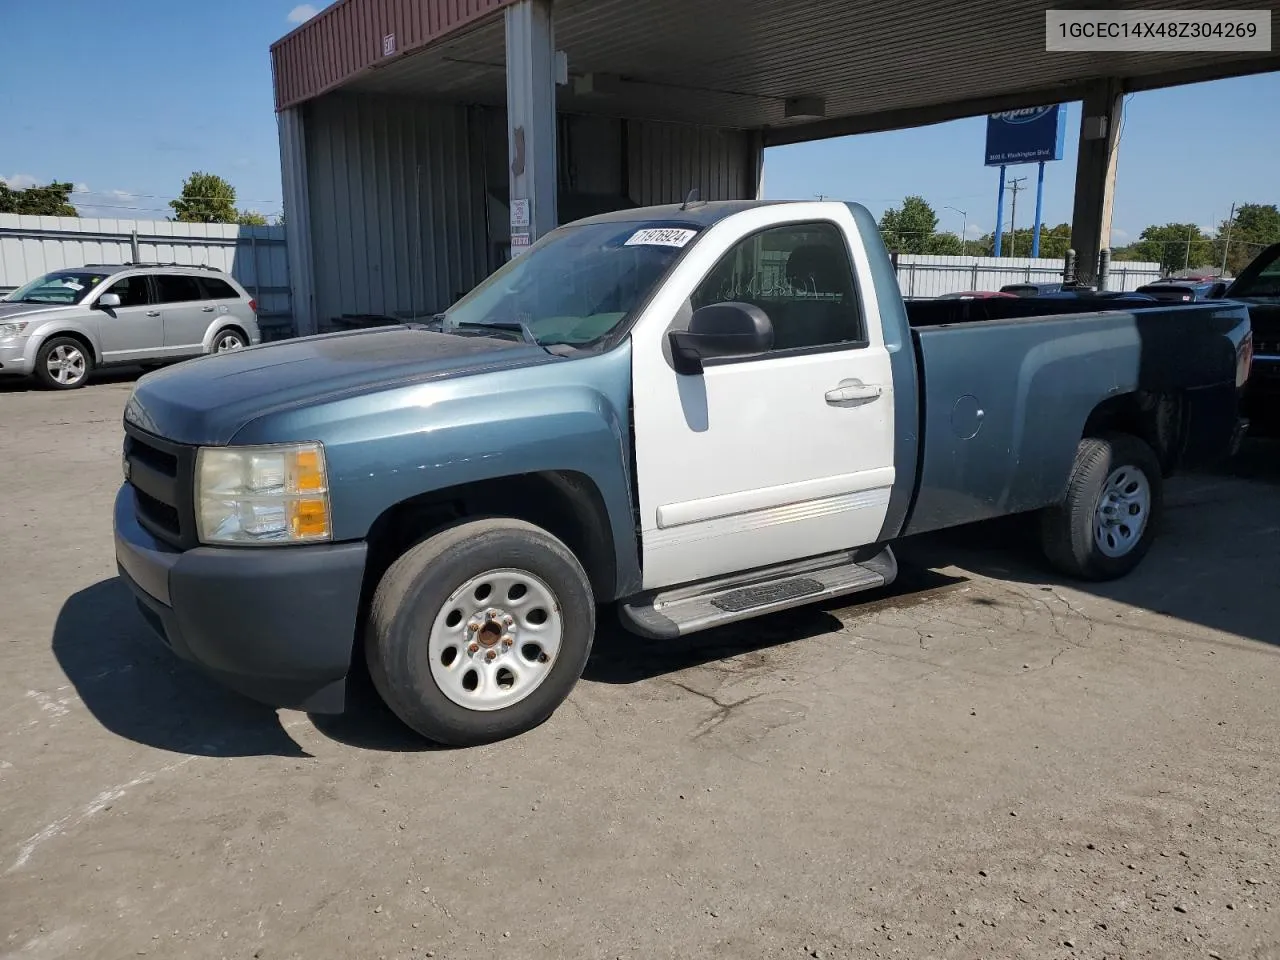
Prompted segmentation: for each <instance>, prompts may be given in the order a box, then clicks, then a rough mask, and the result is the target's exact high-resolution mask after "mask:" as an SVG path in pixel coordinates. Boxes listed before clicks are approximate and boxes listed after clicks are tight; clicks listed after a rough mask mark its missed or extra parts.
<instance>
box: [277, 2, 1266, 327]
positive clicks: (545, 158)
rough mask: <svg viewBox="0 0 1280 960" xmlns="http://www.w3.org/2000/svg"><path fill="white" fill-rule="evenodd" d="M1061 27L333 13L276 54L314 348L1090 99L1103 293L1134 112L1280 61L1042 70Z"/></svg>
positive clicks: (1082, 247)
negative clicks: (532, 253) (878, 159)
mask: <svg viewBox="0 0 1280 960" xmlns="http://www.w3.org/2000/svg"><path fill="white" fill-rule="evenodd" d="M1233 2H1235V0H1225V3H1224V2H1223V0H1137V2H1124V0H1121V2H1120V3H1116V4H1111V5H1110V7H1118V6H1123V7H1124V8H1125V9H1128V10H1134V9H1147V10H1157V9H1177V10H1193V9H1203V8H1204V7H1206V6H1215V7H1220V8H1222V9H1229V7H1228V6H1226V4H1229V3H1233ZM1265 5H1266V7H1267V8H1268V9H1269V10H1271V11H1272V14H1273V16H1274V11H1275V10H1277V9H1280V0H1265ZM1073 6H1074V5H1073ZM1045 24H1046V12H1045V8H1044V6H1043V4H1042V3H1040V2H1033V0H987V2H984V3H982V4H975V3H968V4H966V3H958V2H956V0H900V2H898V3H896V4H889V3H885V2H881V0H337V2H335V3H332V4H330V5H329V6H328V7H327V8H325V9H324V10H323V11H321V12H320V13H319V14H317V15H316V16H315V17H313V18H312V19H311V20H309V21H307V22H306V23H305V24H303V25H302V26H300V27H298V28H297V29H296V30H294V31H293V32H292V33H290V34H289V35H287V36H286V37H284V38H282V39H281V40H280V41H278V42H277V43H276V44H274V45H273V46H272V48H271V56H272V68H273V72H274V79H275V95H276V107H277V110H278V112H279V115H280V124H279V129H280V155H281V173H282V182H283V187H284V201H285V210H286V215H287V222H286V230H287V232H288V251H289V262H290V271H291V275H292V276H293V278H294V280H293V284H294V291H293V296H294V311H295V316H297V317H298V318H299V319H298V324H299V328H300V329H302V330H304V331H309V330H313V329H319V328H324V327H325V326H327V325H333V324H340V323H341V322H344V321H346V320H348V319H350V318H353V317H354V318H360V317H365V316H373V315H377V316H384V317H385V316H388V315H390V316H400V315H408V316H410V317H416V316H418V315H420V314H421V313H423V312H424V311H425V312H428V313H429V312H433V311H436V310H440V309H445V308H446V307H447V306H448V305H449V304H450V303H452V302H454V301H455V300H456V298H457V297H458V296H461V295H462V292H465V291H466V290H469V289H471V288H472V287H474V286H475V284H477V283H479V282H480V280H481V279H483V277H484V276H486V275H487V274H488V273H489V272H491V271H492V270H493V269H495V268H496V267H497V266H498V265H499V264H500V263H502V262H503V261H504V260H505V259H506V258H507V257H510V256H518V255H519V254H520V253H521V252H522V251H523V250H524V249H526V248H527V247H528V246H529V245H530V244H531V243H532V242H534V241H536V240H537V239H538V237H540V236H541V235H543V234H544V233H546V232H547V231H548V230H550V229H552V228H553V227H554V226H555V225H556V224H557V223H559V222H562V220H564V219H568V220H572V219H576V218H578V217H581V216H585V215H587V214H589V213H597V212H601V211H603V210H616V209H624V208H628V207H632V206H644V205H647V204H653V203H668V202H672V201H676V202H678V201H680V200H682V199H684V198H685V197H686V196H688V195H689V194H690V192H691V190H697V191H698V192H699V193H700V195H701V196H702V198H703V199H706V200H734V199H751V198H753V197H757V196H759V194H760V190H761V171H762V168H763V150H764V147H766V146H770V145H780V144H788V143H798V142H802V141H807V140H815V139H821V138H825V137H835V136H842V135H846V134H854V133H870V132H875V131H880V130H890V129H895V128H902V127H912V126H922V125H925V124H930V123H939V122H942V121H946V120H954V119H959V118H962V117H968V116H977V115H982V114H985V113H992V112H996V111H1001V110H1011V109H1017V108H1022V107H1039V106H1048V105H1051V104H1056V103H1064V102H1067V101H1071V100H1079V101H1081V102H1082V104H1083V107H1082V111H1081V121H1080V142H1079V147H1078V153H1077V157H1076V182H1075V198H1074V206H1073V211H1072V238H1071V242H1072V246H1073V247H1074V248H1075V249H1076V251H1077V253H1078V255H1079V264H1080V267H1079V275H1080V276H1081V277H1083V278H1088V277H1090V276H1091V275H1092V273H1093V272H1095V271H1096V270H1097V265H1098V263H1099V262H1100V259H1099V258H1100V251H1101V250H1102V249H1103V248H1105V247H1106V246H1108V244H1109V242H1110V232H1111V211H1112V208H1113V194H1114V183H1115V171H1116V164H1117V155H1118V144H1119V132H1120V129H1121V126H1122V117H1123V104H1124V98H1125V95H1126V94H1127V93H1129V92H1132V91H1136V90H1147V89H1153V88H1157V87H1162V86H1170V85H1175V84H1180V83H1191V82H1197V81H1203V80H1212V79H1217V78H1222V77H1227V76H1238V75H1243V74H1248V73H1258V72H1265V71H1271V70H1280V55H1277V54H1276V53H1274V52H1273V53H1269V54H1265V55H1263V54H1256V53H1251V54H1234V55H1233V54H1229V53H1196V54H1188V53H1176V54H1159V53H1146V52H1138V51H1132V50H1120V51H1113V52H1106V53H1060V52H1054V53H1049V52H1046V51H1045ZM1260 119H1261V117H1260ZM957 159H960V161H961V162H964V161H963V159H962V158H957ZM951 160H952V158H950V157H940V158H939V162H943V163H945V162H951ZM978 161H979V158H978V157H974V158H972V161H971V162H974V163H977V162H978Z"/></svg>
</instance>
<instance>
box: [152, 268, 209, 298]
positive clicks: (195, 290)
mask: <svg viewBox="0 0 1280 960" xmlns="http://www.w3.org/2000/svg"><path fill="white" fill-rule="evenodd" d="M153 279H154V280H155V282H156V290H157V291H158V292H159V294H160V302H161V303H186V302H187V301H190V300H200V299H202V298H201V296H200V284H198V283H197V282H196V278H195V277H184V276H182V275H180V274H176V273H157V274H156V275H155V277H153Z"/></svg>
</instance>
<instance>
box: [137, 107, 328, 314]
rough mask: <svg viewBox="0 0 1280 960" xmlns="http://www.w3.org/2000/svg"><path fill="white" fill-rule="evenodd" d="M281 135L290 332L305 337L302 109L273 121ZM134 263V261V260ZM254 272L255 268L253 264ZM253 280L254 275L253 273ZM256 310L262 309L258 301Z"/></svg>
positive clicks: (308, 271) (310, 281) (309, 278)
mask: <svg viewBox="0 0 1280 960" xmlns="http://www.w3.org/2000/svg"><path fill="white" fill-rule="evenodd" d="M276 123H277V125H278V127H279V134H280V174H281V186H282V188H283V193H282V199H283V200H284V235H285V243H286V248H285V249H286V256H287V257H288V262H289V310H290V312H291V313H292V314H293V332H294V333H295V334H297V335H298V336H303V337H305V336H307V335H308V334H312V333H315V332H316V330H317V329H318V318H317V317H316V314H315V280H314V276H313V273H314V271H313V261H312V257H311V190H310V186H309V182H308V173H307V137H306V123H305V120H304V114H303V107H300V106H299V107H289V108H287V109H285V110H281V111H280V113H279V114H278V115H277V117H276ZM134 259H137V257H135V258H134ZM254 269H255V271H256V270H257V264H256V263H255V264H254ZM254 276H255V278H256V277H257V273H256V272H255V273H254ZM258 309H260V310H261V309H263V304H262V302H261V301H259V303H258Z"/></svg>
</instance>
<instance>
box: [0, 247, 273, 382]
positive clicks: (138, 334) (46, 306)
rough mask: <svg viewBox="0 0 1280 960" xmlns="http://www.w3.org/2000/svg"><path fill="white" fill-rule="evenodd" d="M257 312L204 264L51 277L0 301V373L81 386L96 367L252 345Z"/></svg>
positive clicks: (99, 268) (94, 268)
mask: <svg viewBox="0 0 1280 960" xmlns="http://www.w3.org/2000/svg"><path fill="white" fill-rule="evenodd" d="M257 309H258V306H257V304H256V303H255V302H254V300H253V298H252V297H250V296H249V294H248V293H246V292H245V289H244V288H243V287H242V286H240V284H239V283H237V282H236V281H235V280H234V279H233V278H232V277H230V276H227V275H226V274H225V273H223V272H222V271H220V270H214V269H213V268H211V267H207V268H206V267H183V266H176V265H161V264H141V263H132V264H129V263H126V264H116V265H98V264H90V265H88V266H84V267H69V268H67V269H65V270H54V271H53V272H52V273H46V274H45V275H44V276H41V277H37V278H36V279H34V280H32V281H31V282H30V283H27V284H24V285H23V286H21V287H19V288H18V289H17V290H14V291H13V292H12V293H10V294H9V295H8V296H6V297H4V298H3V299H0V376H3V375H9V376H14V375H16V376H24V377H25V376H31V375H33V374H34V375H35V377H36V379H37V380H39V381H40V382H41V383H42V384H44V385H45V386H46V387H50V388H52V389H55V390H72V389H75V388H76V387H83V386H84V385H85V383H87V382H88V379H89V375H90V374H91V373H92V372H93V370H94V369H95V368H97V367H107V366H112V365H119V364H160V363H170V362H173V361H176V360H185V359H187V358H188V357H197V356H200V355H201V354H205V353H221V352H223V351H227V350H239V349H240V348H242V347H248V346H252V345H254V344H257V343H259V342H260V341H261V334H260V332H259V330H258V318H257Z"/></svg>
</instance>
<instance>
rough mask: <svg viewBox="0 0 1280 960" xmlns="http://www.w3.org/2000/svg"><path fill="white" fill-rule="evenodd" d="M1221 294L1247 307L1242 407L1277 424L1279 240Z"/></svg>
mask: <svg viewBox="0 0 1280 960" xmlns="http://www.w3.org/2000/svg"><path fill="white" fill-rule="evenodd" d="M1224 296H1225V297H1226V298H1227V299H1229V300H1232V301H1237V302H1239V303H1243V304H1245V305H1246V306H1247V307H1248V308H1249V319H1250V321H1251V322H1252V325H1253V363H1252V375H1251V376H1250V377H1249V386H1248V389H1247V390H1246V392H1245V401H1244V407H1245V411H1246V413H1247V414H1248V416H1249V417H1250V419H1252V420H1254V421H1256V422H1257V423H1259V424H1260V425H1263V424H1265V425H1266V426H1267V427H1269V428H1274V427H1275V426H1276V425H1280V243H1276V244H1272V245H1271V246H1270V247H1267V248H1266V249H1265V250H1263V251H1262V252H1261V253H1260V254H1258V255H1257V256H1256V257H1254V259H1253V262H1252V263H1250V264H1249V265H1248V266H1247V267H1245V268H1244V269H1243V270H1241V271H1240V276H1239V277H1237V278H1236V279H1235V280H1234V281H1232V283H1231V285H1230V286H1229V287H1227V290H1226V293H1225V294H1224Z"/></svg>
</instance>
